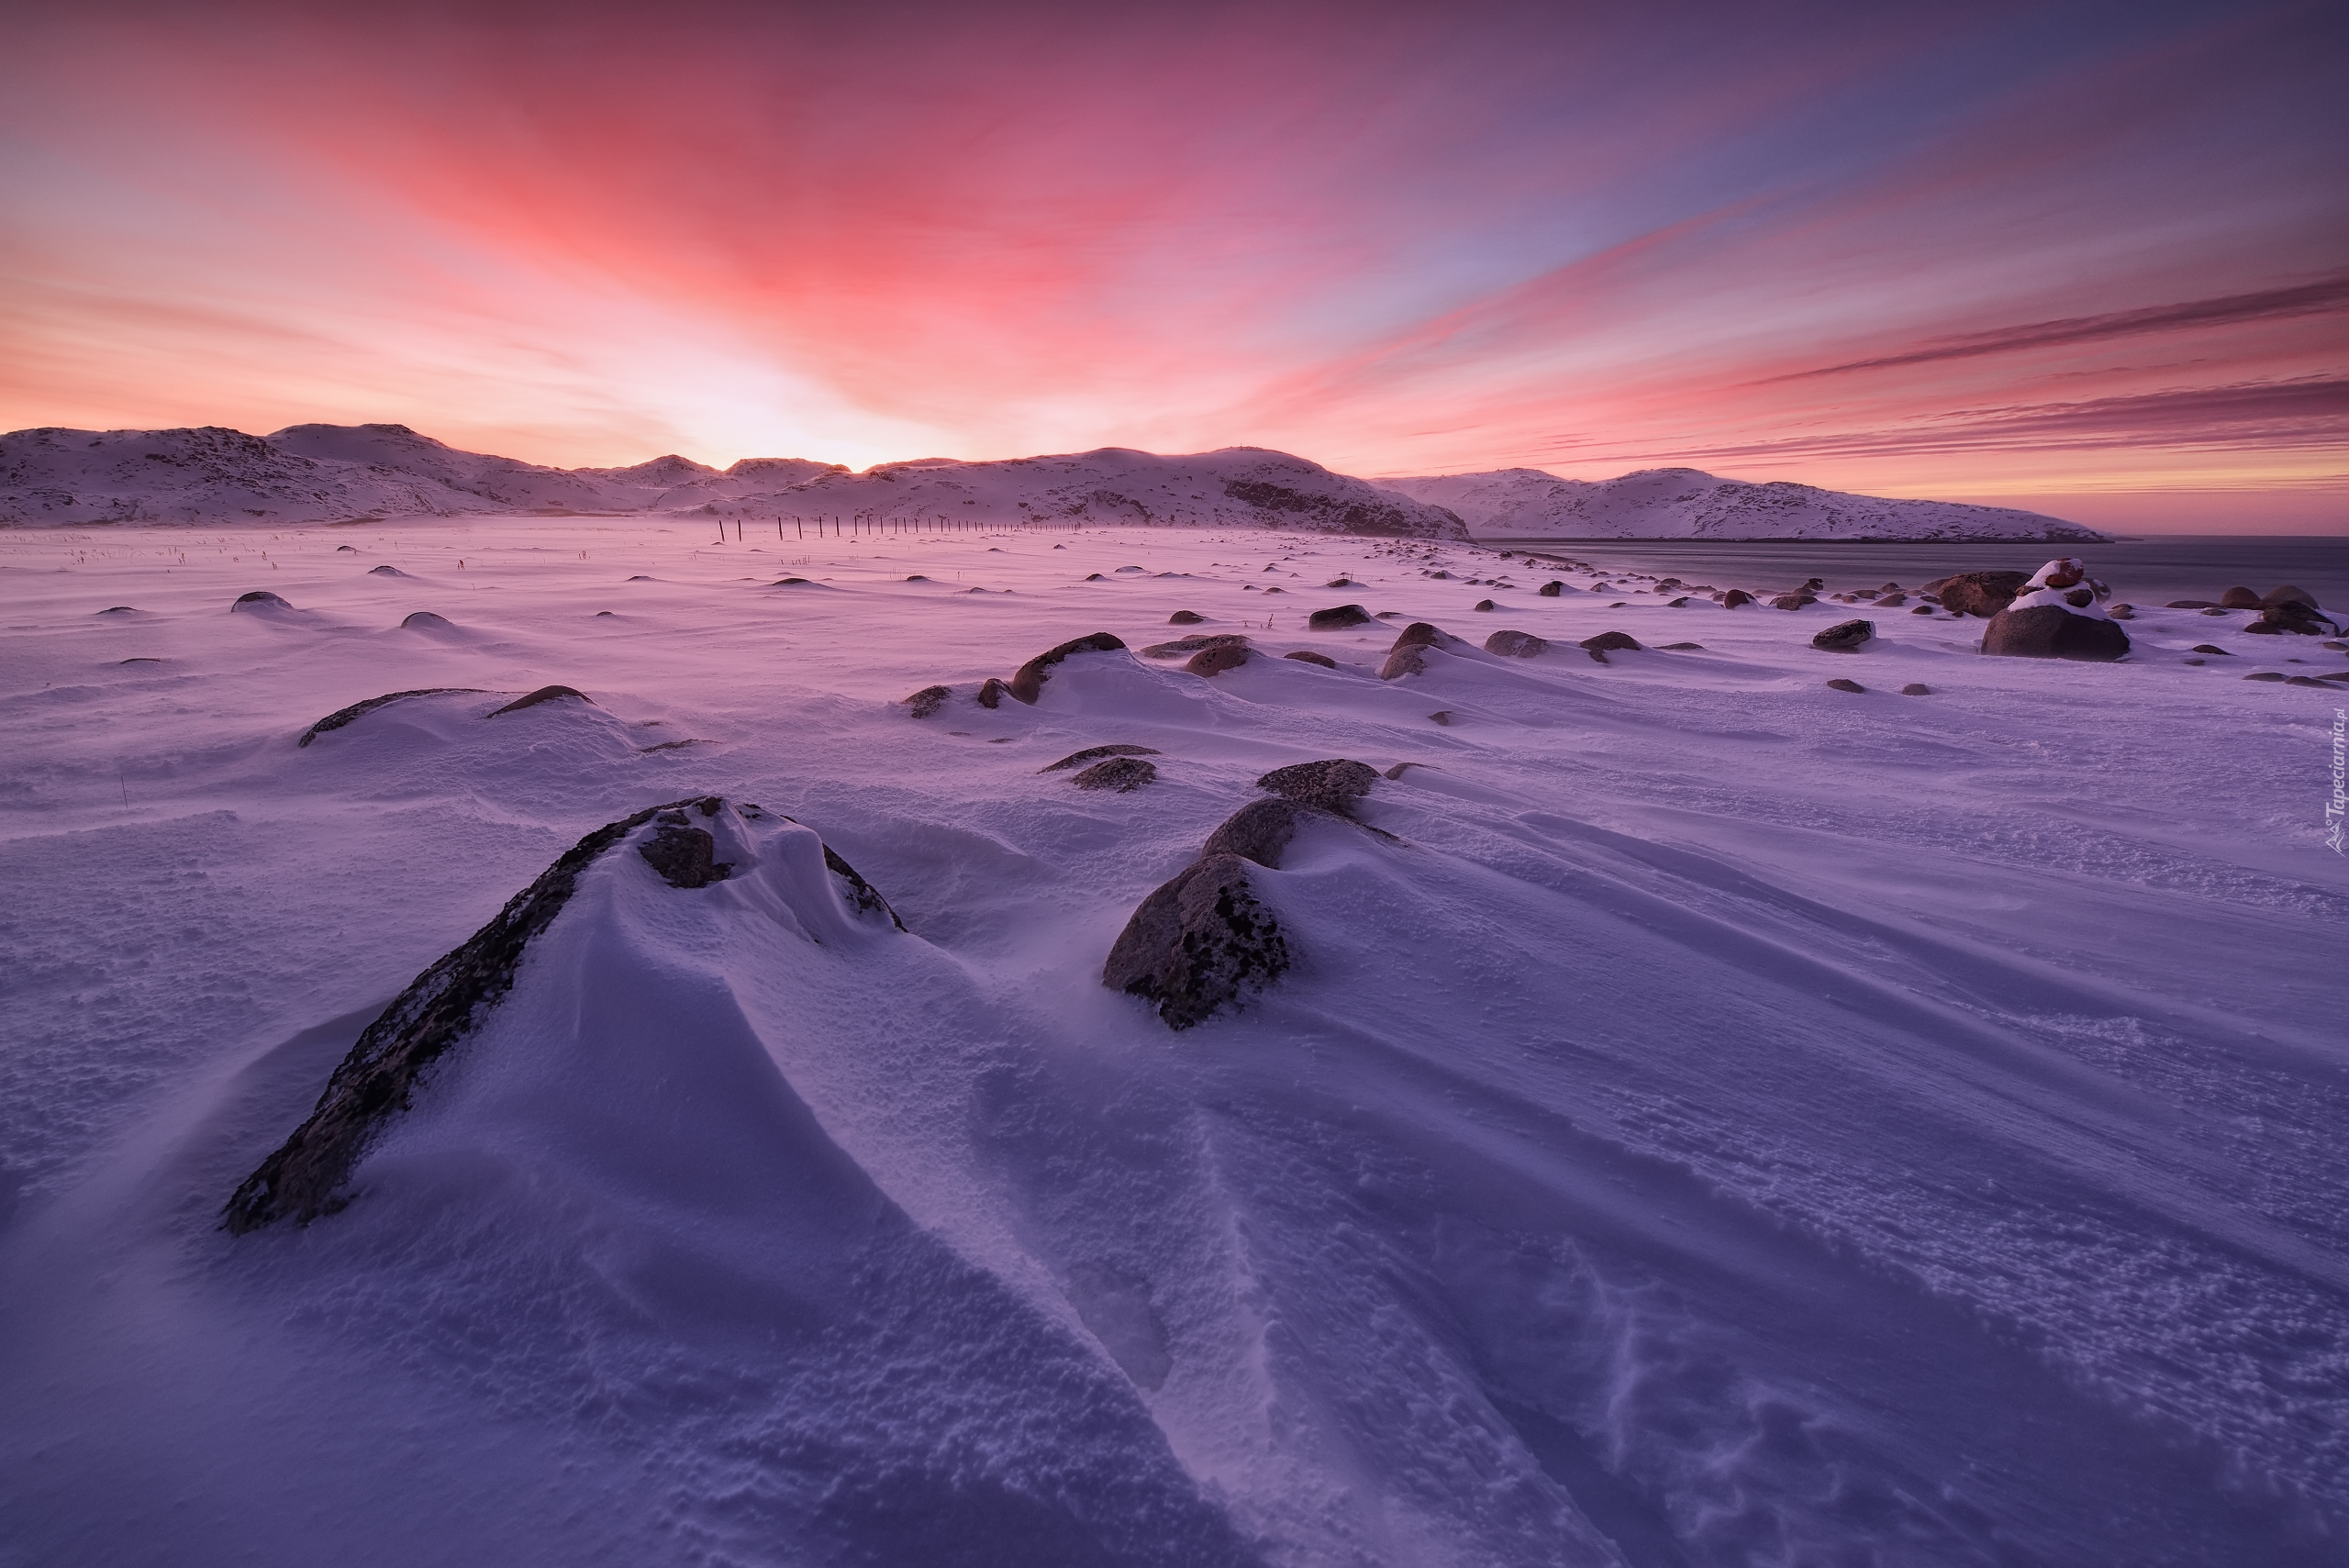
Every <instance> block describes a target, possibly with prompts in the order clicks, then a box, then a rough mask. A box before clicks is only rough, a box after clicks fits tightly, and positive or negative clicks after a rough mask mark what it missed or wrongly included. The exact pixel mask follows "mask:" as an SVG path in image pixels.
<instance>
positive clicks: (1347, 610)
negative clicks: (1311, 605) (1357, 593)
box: [1305, 584, 1370, 631]
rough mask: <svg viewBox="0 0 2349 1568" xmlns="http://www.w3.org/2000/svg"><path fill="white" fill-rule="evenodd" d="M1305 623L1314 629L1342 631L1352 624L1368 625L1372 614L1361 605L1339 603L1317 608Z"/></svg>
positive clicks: (1310, 628) (1306, 618)
mask: <svg viewBox="0 0 2349 1568" xmlns="http://www.w3.org/2000/svg"><path fill="white" fill-rule="evenodd" d="M1332 586H1335V584H1332ZM1305 624H1306V627H1307V628H1308V629H1309V630H1312V631H1342V630H1344V629H1345V628H1347V627H1350V626H1368V625H1369V624H1370V614H1369V612H1368V611H1366V610H1364V608H1363V607H1362V606H1360V605H1339V606H1334V607H1332V608H1330V609H1326V610H1315V611H1314V612H1313V613H1312V614H1311V615H1309V616H1307V617H1305Z"/></svg>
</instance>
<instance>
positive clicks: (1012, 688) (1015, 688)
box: [1004, 631, 1126, 707]
mask: <svg viewBox="0 0 2349 1568" xmlns="http://www.w3.org/2000/svg"><path fill="white" fill-rule="evenodd" d="M1125 646H1126V645H1125V641H1124V639H1120V638H1118V637H1114V636H1112V635H1111V634H1110V633H1108V632H1106V631H1097V632H1095V633H1094V634H1093V635H1092V636H1090V637H1080V638H1077V639H1074V640H1073V641H1069V642H1063V643H1062V644H1061V645H1060V646H1059V647H1058V648H1048V649H1046V650H1045V651H1043V652H1041V653H1039V654H1037V655H1036V657H1034V658H1033V659H1030V660H1029V661H1028V662H1026V663H1025V664H1022V665H1021V666H1019V671H1018V672H1017V673H1014V674H1013V675H1012V677H1011V680H1010V682H1009V684H1008V685H1006V686H1005V688H1004V689H1005V690H1006V691H1008V692H1009V693H1010V694H1011V695H1013V696H1014V697H1016V698H1018V699H1019V701H1021V702H1024V703H1026V704H1028V705H1029V706H1031V707H1032V706H1035V703H1036V700H1037V699H1038V698H1039V697H1041V696H1042V695H1044V683H1045V682H1046V681H1049V680H1051V679H1052V670H1053V668H1054V666H1056V665H1058V664H1059V663H1060V662H1061V661H1063V660H1064V659H1066V658H1068V657H1069V655H1071V654H1073V653H1115V652H1118V651H1121V650H1122V649H1123V648H1124V647H1125Z"/></svg>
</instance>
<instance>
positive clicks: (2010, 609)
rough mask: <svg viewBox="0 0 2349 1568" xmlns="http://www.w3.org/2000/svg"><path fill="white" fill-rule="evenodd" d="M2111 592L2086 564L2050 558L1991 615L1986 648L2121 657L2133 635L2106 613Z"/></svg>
mask: <svg viewBox="0 0 2349 1568" xmlns="http://www.w3.org/2000/svg"><path fill="white" fill-rule="evenodd" d="M2110 592H2111V590H2110V589H2108V588H2107V587H2105V585H2104V584H2101V583H2099V582H2097V581H2096V580H2095V579H2094V578H2092V577H2090V576H2089V575H2088V572H2087V563H2086V562H2081V561H2079V560H2076V559H2075V558H2073V557H2069V556H2065V557H2061V558H2059V559H2057V560H2054V561H2051V562H2048V563H2047V564H2046V565H2044V566H2043V567H2041V568H2040V569H2039V571H2038V572H2037V573H2035V574H2034V575H2033V576H2032V577H2031V578H2029V579H2028V580H2027V581H2025V583H2024V584H2023V587H2022V591H2021V593H2019V594H2017V595H2015V596H2014V598H2013V599H2012V600H2011V601H2010V602H2009V603H2008V604H2007V605H2006V606H2004V607H2003V608H2001V609H2000V610H1999V611H1998V614H1996V615H1994V616H1992V617H1990V624H1989V626H1988V627H1987V628H1986V629H1985V630H1984V631H1983V634H1982V651H1983V652H1985V653H1992V654H1999V655H2002V656H2004V657H2007V658H2010V659H2082V660H2093V661H2110V660H2113V659H2119V658H2121V657H2122V656H2123V655H2125V654H2126V653H2127V652H2128V651H2129V634H2128V633H2127V632H2125V631H2123V630H2121V627H2120V625H2119V623H2117V622H2115V621H2114V620H2113V619H2111V617H2109V616H2107V615H2106V614H2105V611H2104V605H2103V600H2104V599H2105V598H2106V596H2107V595H2110Z"/></svg>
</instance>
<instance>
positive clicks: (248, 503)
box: [0, 425, 1467, 539]
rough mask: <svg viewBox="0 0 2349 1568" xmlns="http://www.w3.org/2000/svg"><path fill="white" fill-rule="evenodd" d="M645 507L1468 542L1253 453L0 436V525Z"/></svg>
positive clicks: (335, 436)
mask: <svg viewBox="0 0 2349 1568" xmlns="http://www.w3.org/2000/svg"><path fill="white" fill-rule="evenodd" d="M647 511H651V512H686V511H699V512H704V513H710V514H715V515H718V516H720V517H746V516H751V517H770V516H773V517H818V516H822V517H852V516H857V515H866V514H877V515H880V516H885V517H905V518H914V517H927V518H933V519H935V518H956V519H971V520H979V521H987V522H1010V521H1018V520H1021V519H1026V518H1068V519H1085V520H1090V521H1094V522H1113V523H1115V522H1125V523H1135V524H1157V523H1169V522H1174V523H1211V524H1218V525H1222V526H1240V527H1261V528H1288V529H1297V530H1304V531H1310V532H1322V533H1362V534H1386V535H1397V536H1405V537H1411V538H1419V539H1465V538H1466V537H1467V535H1466V531H1465V529H1464V528H1463V527H1462V525H1461V522H1460V520H1459V519H1458V518H1457V517H1453V515H1452V514H1451V513H1450V512H1448V511H1446V510H1444V509H1443V508H1442V507H1441V506H1431V505H1428V504H1425V503H1423V502H1419V501H1415V500H1412V499H1410V498H1408V497H1406V496H1402V495H1397V494H1395V493H1393V492H1392V491H1388V490H1385V489H1381V488H1380V487H1378V486H1376V485H1374V484H1368V483H1366V482H1365V481H1363V480H1360V479H1352V478H1349V477H1347V476H1346V475H1344V474H1340V473H1330V471H1329V470H1328V469H1326V468H1323V467H1322V466H1321V465H1320V464H1319V463H1315V462H1308V461H1307V460H1305V459H1303V458H1299V457H1291V456H1289V455H1288V454H1286V453H1285V452H1275V451H1266V450H1261V449H1258V448H1254V447H1233V448H1228V449H1226V450H1221V451H1214V452H1205V453H1201V454H1198V455H1196V456H1189V457H1160V456H1157V455H1154V454H1152V453H1150V452H1140V451H1128V450H1122V449H1119V448H1105V449H1103V450H1099V451H1093V452H1082V453H1076V454H1072V455H1067V456H1059V457H1033V458H1016V459H1010V460H1006V461H999V462H956V461H954V460H952V459H946V458H931V459H925V460H922V461H919V462H899V463H884V464H881V465H879V466H877V467H874V468H873V469H871V470H869V471H868V472H866V473H850V472H849V471H848V470H847V469H845V468H843V467H841V466H840V465H839V464H836V463H824V462H812V461H810V460H807V459H805V458H745V459H743V460H742V461H741V462H737V463H735V464H734V465H733V466H732V467H730V468H728V469H726V470H724V471H722V472H721V471H719V470H718V469H714V468H710V467H707V466H706V465H704V464H701V463H697V462H691V461H690V460H688V459H685V458H682V457H677V456H674V455H672V456H667V457H659V458H654V459H653V460H651V462H642V463H637V464H634V465H633V466H630V467H627V468H577V469H562V468H545V467H541V466H540V465H539V464H536V463H529V462H518V461H517V460H515V459H513V458H506V457H495V456H490V455H487V454H484V453H481V452H469V451H461V450H458V449H456V448H454V447H451V446H449V445H447V444H445V443H443V442H440V441H436V440H434V439H431V438H430V437H429V436H424V435H419V434H418V433H417V432H416V431H414V430H411V429H409V428H407V427H406V426H405V425H295V426H291V427H289V428H285V429H283V430H279V431H277V432H276V433H274V434H273V435H270V436H265V437H261V436H248V435H245V434H243V433H242V432H240V431H237V430H228V429H219V428H209V427H207V428H200V429H181V430H106V431H99V430H69V429H53V428H52V429H37V430H18V431H16V432H14V433H12V434H10V435H6V436H0V525H5V524H28V523H29V524H39V523H78V524H87V523H128V522H141V523H152V522H167V523H177V522H188V523H205V522H239V521H246V520H254V521H263V522H272V523H307V522H340V521H348V520H350V519H352V518H360V517H369V518H373V517H414V516H428V517H455V516H462V515H466V514H479V513H490V514H497V513H517V512H530V513H597V512H647Z"/></svg>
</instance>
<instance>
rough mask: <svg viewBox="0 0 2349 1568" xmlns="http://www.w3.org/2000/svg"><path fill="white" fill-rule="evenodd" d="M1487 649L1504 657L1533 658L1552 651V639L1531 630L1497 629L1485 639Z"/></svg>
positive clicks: (1488, 651)
mask: <svg viewBox="0 0 2349 1568" xmlns="http://www.w3.org/2000/svg"><path fill="white" fill-rule="evenodd" d="M1485 651H1486V652H1487V653H1497V654H1499V655H1500V656H1501V657H1502V658H1504V659H1532V658H1535V657H1537V656H1539V655H1541V654H1543V653H1547V652H1549V651H1550V639H1548V638H1546V637H1536V636H1534V635H1533V634H1532V633H1531V632H1530V631H1497V632H1495V633H1493V635H1492V636H1490V637H1488V638H1486V639H1485Z"/></svg>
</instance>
